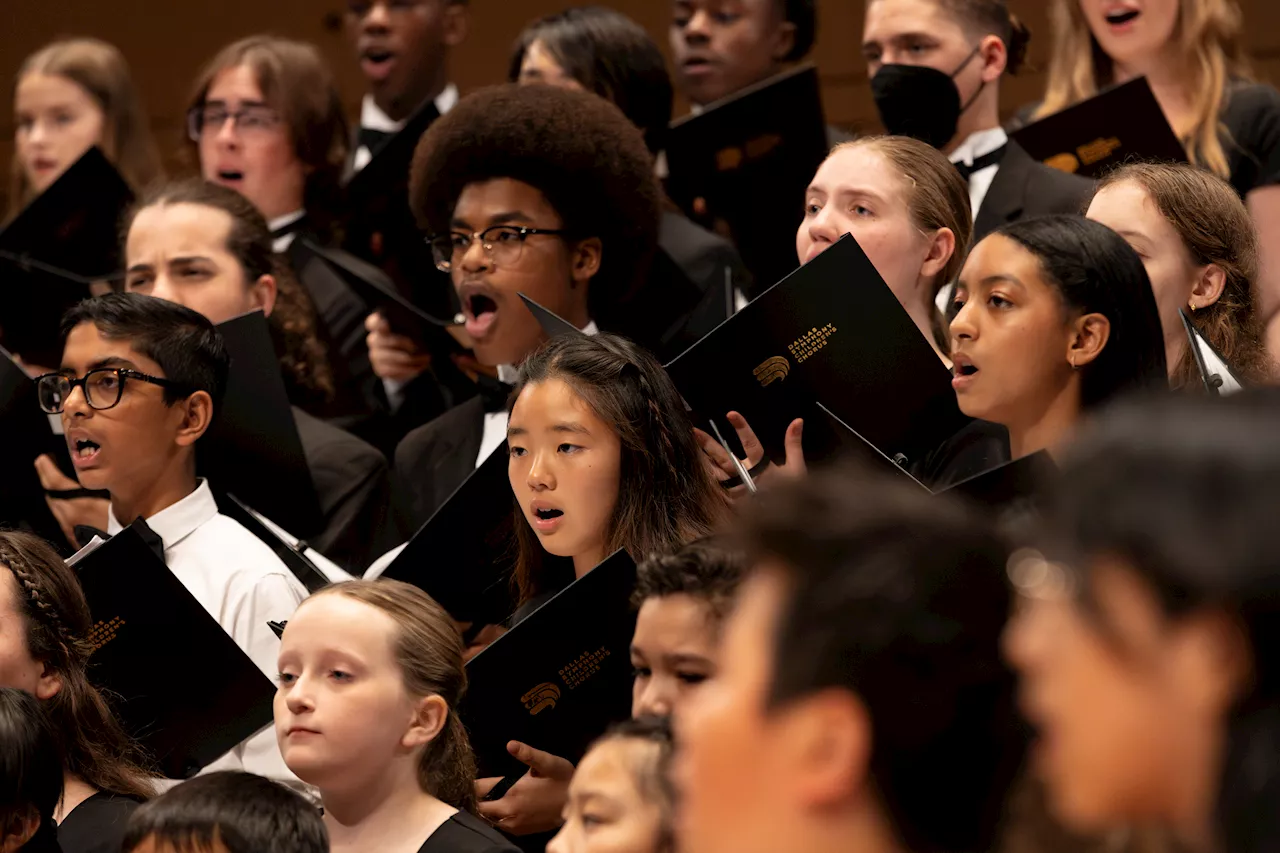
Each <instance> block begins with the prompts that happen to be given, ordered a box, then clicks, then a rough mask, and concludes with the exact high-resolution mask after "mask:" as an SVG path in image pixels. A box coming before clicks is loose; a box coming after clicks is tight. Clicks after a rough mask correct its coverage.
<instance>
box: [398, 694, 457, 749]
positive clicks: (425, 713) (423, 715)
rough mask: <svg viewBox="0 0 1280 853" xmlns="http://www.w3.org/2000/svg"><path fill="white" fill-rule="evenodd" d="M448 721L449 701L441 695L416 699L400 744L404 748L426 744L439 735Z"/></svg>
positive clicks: (413, 747)
mask: <svg viewBox="0 0 1280 853" xmlns="http://www.w3.org/2000/svg"><path fill="white" fill-rule="evenodd" d="M448 723H449V703H448V702H446V701H444V698H443V697H441V696H434V695H433V696H425V697H423V698H422V699H420V700H418V703H417V706H416V707H415V708H414V711H413V717H412V719H410V721H409V728H408V730H407V731H406V732H405V733H404V736H403V737H401V738H400V745H401V746H403V747H404V748H405V749H416V748H418V747H420V746H426V745H427V744H429V743H431V741H433V740H435V739H436V738H437V737H439V736H440V732H442V731H444V727H445V726H446V725H448Z"/></svg>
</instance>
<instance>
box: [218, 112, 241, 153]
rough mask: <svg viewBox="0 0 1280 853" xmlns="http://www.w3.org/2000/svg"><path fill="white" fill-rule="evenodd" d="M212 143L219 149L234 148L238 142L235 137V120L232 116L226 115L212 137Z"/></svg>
mask: <svg viewBox="0 0 1280 853" xmlns="http://www.w3.org/2000/svg"><path fill="white" fill-rule="evenodd" d="M213 139H214V142H216V143H217V145H218V147H219V148H234V147H235V145H236V143H237V142H238V141H239V137H237V136H236V119H235V116H234V115H232V114H228V115H227V117H226V118H225V119H224V120H223V122H222V124H221V125H220V126H219V127H218V129H217V132H216V133H215V134H214V136H213Z"/></svg>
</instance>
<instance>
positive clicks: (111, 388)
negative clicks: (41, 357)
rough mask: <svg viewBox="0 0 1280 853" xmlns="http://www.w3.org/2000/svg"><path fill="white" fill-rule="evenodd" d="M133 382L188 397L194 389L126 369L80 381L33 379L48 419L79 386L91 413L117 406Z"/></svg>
mask: <svg viewBox="0 0 1280 853" xmlns="http://www.w3.org/2000/svg"><path fill="white" fill-rule="evenodd" d="M129 379H136V380H138V381H139V382H150V383H151V384H152V385H159V386H160V387H161V388H169V389H172V390H175V391H182V392H185V393H188V394H191V393H194V390H195V389H193V388H191V387H190V386H187V385H184V384H182V383H181V382H171V381H170V380H168V379H161V378H160V377H159V376H148V375H147V374H145V373H139V372H138V371H136V370H129V369H128V368H126V367H99V368H97V369H96V370H90V371H89V372H88V373H86V374H85V375H84V376H83V377H81V378H80V379H74V378H72V377H70V376H68V375H67V374H65V373H46V374H44V375H43V376H37V377H36V396H37V397H38V398H39V400H40V408H41V409H44V411H45V412H47V413H48V414H50V415H57V414H60V413H61V412H62V410H63V409H65V408H66V407H67V400H68V398H70V397H71V392H72V391H74V390H75V389H76V386H79V387H81V388H83V389H84V401H85V402H86V403H88V404H89V408H91V409H98V410H102V409H110V408H111V407H112V406H114V405H116V404H117V403H119V402H120V397H121V395H123V394H124V383H125V382H126V380H129Z"/></svg>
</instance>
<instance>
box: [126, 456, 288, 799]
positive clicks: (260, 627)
mask: <svg viewBox="0 0 1280 853" xmlns="http://www.w3.org/2000/svg"><path fill="white" fill-rule="evenodd" d="M146 521H147V525H148V526H149V527H150V528H151V529H152V530H154V531H155V532H156V534H158V535H159V536H160V538H161V540H162V541H163V542H164V559H165V563H166V564H167V565H168V567H169V571H171V572H173V574H174V576H175V577H176V578H177V579H178V580H180V581H182V585H183V586H185V587H186V588H187V590H188V591H189V592H190V593H191V594H192V595H193V596H195V599H196V600H197V601H199V602H200V604H202V605H203V606H204V609H205V610H207V611H208V612H209V614H210V615H211V616H213V618H214V619H217V620H218V624H219V625H221V626H222V627H223V629H224V630H225V631H226V632H227V633H228V634H230V635H231V638H232V639H233V640H235V641H236V645H238V646H240V648H241V649H243V650H244V651H245V653H246V654H247V655H248V656H249V657H250V658H251V659H252V660H253V662H254V663H255V664H257V665H258V668H259V669H260V670H262V672H263V673H264V674H265V675H266V676H267V677H269V678H270V679H271V680H272V681H274V680H275V677H276V673H277V672H278V671H279V669H278V667H277V664H276V659H277V656H278V655H279V652H280V641H279V639H277V638H276V635H275V634H274V633H273V632H272V631H271V629H270V628H269V627H268V626H267V622H282V621H285V620H287V619H288V618H289V617H290V616H292V615H293V611H294V610H296V609H297V607H298V605H299V604H300V603H301V602H302V600H303V599H304V598H306V597H307V591H306V589H305V588H304V587H303V586H302V584H301V583H299V582H298V580H297V578H295V577H294V576H293V574H292V573H291V572H290V571H289V570H288V568H286V567H285V565H284V563H282V562H280V560H279V558H277V557H276V555H275V554H273V553H272V552H271V549H270V548H268V547H267V546H266V545H265V544H264V543H263V542H262V541H261V540H259V539H258V538H257V537H256V536H254V535H253V534H252V533H250V532H249V531H248V530H246V529H245V528H244V527H242V526H241V525H240V524H239V523H238V522H236V521H234V520H233V519H231V518H228V517H227V516H225V515H222V514H220V513H219V512H218V505H217V504H216V503H215V502H214V499H213V492H211V491H210V490H209V484H208V483H207V482H205V481H204V480H201V481H200V482H199V485H197V486H196V489H195V491H193V492H192V493H191V494H189V495H187V496H186V497H185V498H183V499H182V500H180V501H178V502H177V503H175V504H171V505H170V506H168V507H165V508H164V509H162V510H160V512H157V513H156V514H155V515H153V516H151V517H150V518H148V519H147V520H146ZM131 523H132V520H131ZM123 527H124V526H123V525H122V524H121V523H120V521H119V520H118V519H117V518H116V516H115V512H114V511H110V510H109V511H108V514H107V532H108V533H110V534H112V535H115V534H116V533H119V532H120V531H121V530H122V529H123ZM240 769H243V770H246V771H248V772H250V773H257V774H258V775H260V776H266V777H268V778H271V779H276V780H278V781H282V782H286V783H289V784H290V785H291V786H292V787H295V788H299V789H302V787H303V786H302V783H301V782H299V781H298V779H297V777H296V776H294V775H293V774H292V773H291V772H290V771H289V768H288V767H286V766H285V763H284V759H283V758H281V756H280V748H279V746H278V745H277V743H276V735H275V730H274V727H272V726H267V727H266V728H264V729H263V730H261V731H260V732H258V733H257V734H254V735H252V736H250V737H249V738H248V739H247V740H245V741H244V742H242V743H241V744H240V745H239V746H236V747H235V748H234V749H232V750H231V751H230V752H228V753H227V754H226V755H224V756H223V757H222V758H219V759H218V760H217V761H215V762H213V763H212V764H210V765H209V766H208V767H206V768H205V769H204V770H203V771H202V772H206V773H207V772H211V771H214V770H240Z"/></svg>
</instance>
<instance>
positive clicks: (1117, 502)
mask: <svg viewBox="0 0 1280 853" xmlns="http://www.w3.org/2000/svg"><path fill="white" fill-rule="evenodd" d="M1277 423H1280V400H1278V399H1277V398H1276V397H1275V396H1274V395H1273V394H1272V393H1271V392H1266V393H1260V392H1256V391H1245V392H1243V393H1241V394H1237V395H1234V396H1232V397H1229V398H1223V399H1220V400H1214V401H1210V400H1206V399H1205V398H1203V397H1196V396H1192V395H1167V396H1165V397H1164V398H1163V399H1160V400H1151V401H1147V402H1145V404H1129V405H1127V406H1125V407H1123V408H1117V409H1116V410H1114V411H1112V412H1109V413H1107V414H1106V415H1104V416H1103V417H1102V418H1100V419H1099V421H1098V423H1097V424H1096V429H1094V430H1091V431H1090V433H1089V434H1088V435H1087V436H1082V437H1081V440H1080V441H1079V443H1078V444H1077V445H1076V446H1075V447H1073V448H1072V450H1071V452H1070V453H1069V454H1068V455H1067V457H1066V458H1065V459H1064V461H1063V470H1062V477H1061V480H1060V482H1059V484H1058V489H1057V492H1056V495H1055V497H1054V499H1053V500H1051V501H1050V502H1049V503H1048V505H1047V507H1046V513H1045V521H1046V527H1047V529H1048V533H1049V535H1048V536H1046V537H1045V539H1044V546H1043V548H1042V553H1034V552H1023V553H1022V554H1021V556H1019V555H1015V556H1014V558H1013V559H1012V560H1011V561H1010V569H1009V576H1010V579H1011V580H1012V581H1013V583H1014V586H1015V587H1016V589H1017V590H1018V592H1019V593H1020V595H1021V598H1022V601H1021V602H1020V606H1019V607H1018V608H1017V609H1016V610H1015V611H1014V612H1015V615H1014V617H1013V618H1012V619H1011V620H1010V623H1009V625H1008V627H1007V628H1006V633H1005V638H1004V647H1005V654H1006V657H1007V658H1008V660H1009V661H1010V662H1011V663H1012V664H1014V666H1015V667H1016V668H1017V669H1018V670H1020V673H1021V676H1022V688H1021V700H1022V704H1023V710H1024V712H1025V713H1026V715H1027V717H1028V718H1029V720H1030V722H1031V723H1032V724H1033V725H1034V726H1035V728H1036V730H1037V733H1038V734H1039V736H1040V743H1039V744H1038V749H1036V750H1034V753H1033V754H1034V756H1035V758H1036V769H1037V771H1038V773H1039V774H1040V776H1041V777H1042V778H1043V779H1044V781H1045V783H1046V787H1047V790H1048V793H1049V801H1050V805H1051V806H1052V807H1053V809H1054V811H1055V812H1056V813H1057V815H1058V817H1060V818H1061V819H1063V821H1064V822H1065V823H1067V824H1068V825H1070V826H1072V827H1074V828H1076V829H1079V830H1108V829H1114V828H1119V827H1125V826H1134V825H1142V824H1146V825H1155V826H1159V827H1162V828H1164V829H1166V830H1169V831H1172V833H1173V834H1174V835H1175V836H1176V837H1177V839H1178V841H1179V842H1180V845H1181V846H1180V847H1178V848H1177V849H1184V850H1201V851H1207V850H1231V851H1233V853H1253V851H1261V850H1274V849H1276V845H1277V843H1278V842H1280V809H1277V808H1276V803H1277V796H1278V793H1280V765H1278V764H1277V761H1276V743H1277V741H1278V738H1280V681H1278V680H1277V672H1278V670H1277V669H1276V650H1277V648H1280V647H1278V646H1277V644H1276V628H1277V626H1278V625H1280V608H1278V603H1280V571H1277V568H1276V567H1277V556H1278V555H1280V536H1278V533H1280V528H1278V527H1277V525H1276V523H1275V512H1274V508H1275V506H1276V504H1277V502H1278V501H1280V453H1277V448H1278V446H1277V444H1276V441H1275V434H1276V432H1275V431H1276V424H1277Z"/></svg>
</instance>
